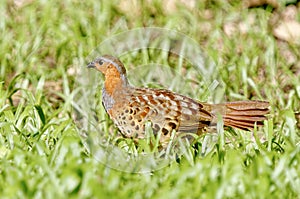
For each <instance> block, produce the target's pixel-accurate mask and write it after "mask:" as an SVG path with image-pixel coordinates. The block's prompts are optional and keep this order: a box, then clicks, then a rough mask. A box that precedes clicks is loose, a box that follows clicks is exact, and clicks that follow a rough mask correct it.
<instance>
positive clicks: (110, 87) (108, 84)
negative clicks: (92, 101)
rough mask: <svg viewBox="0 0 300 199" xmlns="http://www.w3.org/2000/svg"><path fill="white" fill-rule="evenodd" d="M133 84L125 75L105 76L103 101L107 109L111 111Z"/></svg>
mask: <svg viewBox="0 0 300 199" xmlns="http://www.w3.org/2000/svg"><path fill="white" fill-rule="evenodd" d="M130 88H131V86H130V84H129V82H128V80H127V77H126V76H125V75H108V76H105V82H104V86H103V90H102V101H103V105H104V107H105V109H106V111H109V110H110V109H111V108H112V107H113V105H114V103H115V102H116V100H121V98H122V96H124V95H125V94H126V93H127V91H128V89H130Z"/></svg>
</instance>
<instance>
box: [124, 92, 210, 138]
mask: <svg viewBox="0 0 300 199" xmlns="http://www.w3.org/2000/svg"><path fill="white" fill-rule="evenodd" d="M131 97H132V99H131V100H130V101H131V102H132V103H135V104H131V105H132V106H135V107H143V109H144V110H147V113H144V115H145V120H149V121H151V122H152V123H153V124H159V125H160V128H163V127H166V128H167V127H168V125H169V126H175V125H176V130H177V131H178V132H189V133H199V132H201V131H202V130H203V128H204V127H206V126H209V125H210V122H211V121H212V118H213V116H212V114H211V113H210V111H211V110H210V106H209V105H208V104H202V103H199V102H197V101H195V100H193V99H191V98H188V97H185V96H183V95H179V94H176V93H173V92H171V91H168V90H159V89H136V90H135V92H134V93H133V94H132V95H131Z"/></svg>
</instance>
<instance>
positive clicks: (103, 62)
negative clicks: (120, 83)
mask: <svg viewBox="0 0 300 199" xmlns="http://www.w3.org/2000/svg"><path fill="white" fill-rule="evenodd" d="M87 67H88V68H95V69H96V70H98V71H100V72H101V73H102V74H103V75H104V76H105V77H109V76H115V77H121V76H126V69H125V67H124V65H123V63H122V62H121V61H120V60H119V59H118V58H116V57H113V56H111V55H103V56H102V57H99V58H97V59H95V60H94V61H92V62H90V63H88V65H87Z"/></svg>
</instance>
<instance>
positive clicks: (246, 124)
mask: <svg viewBox="0 0 300 199" xmlns="http://www.w3.org/2000/svg"><path fill="white" fill-rule="evenodd" d="M222 105H223V106H224V105H225V107H226V109H223V111H222V115H223V121H224V125H225V126H229V127H234V128H239V129H243V130H247V129H248V130H251V129H253V128H254V124H255V123H256V124H257V125H258V126H260V125H263V121H264V120H266V119H267V117H266V114H268V113H269V111H270V110H269V102H265V101H238V102H228V103H225V104H222Z"/></svg>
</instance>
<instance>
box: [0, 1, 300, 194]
mask: <svg viewBox="0 0 300 199" xmlns="http://www.w3.org/2000/svg"><path fill="white" fill-rule="evenodd" d="M24 2H25V3H24V4H23V5H21V6H17V5H16V4H14V2H13V1H8V2H5V1H1V3H0V10H1V15H2V16H1V18H2V20H1V21H0V35H1V44H0V50H1V54H0V64H1V68H0V174H1V175H0V195H1V197H2V198H24V197H25V198H55V197H56V198H67V197H68V198H200V197H201V198H270V197H272V198H299V195H300V191H299V186H300V180H299V179H300V176H299V175H300V168H299V165H300V164H299V162H300V156H299V127H298V126H297V124H296V121H297V120H296V117H295V112H299V110H300V103H299V102H300V87H299V85H300V79H299V70H300V68H299V60H300V59H299V55H300V52H299V46H296V45H295V44H292V43H285V42H282V41H278V40H276V38H274V36H273V35H272V31H271V29H270V25H269V23H268V22H269V20H270V19H271V18H272V17H273V13H272V12H271V11H270V10H269V9H262V8H253V9H242V6H241V5H240V3H239V1H229V2H224V1H211V2H210V1H203V2H198V3H196V9H189V8H187V7H186V6H183V5H178V7H177V8H176V10H171V6H168V7H167V8H168V9H167V8H164V7H163V5H162V4H161V3H160V2H159V1H153V4H149V3H145V2H141V3H136V4H135V7H133V8H131V7H129V5H127V4H122V3H120V2H117V1H113V2H112V3H108V2H105V3H104V2H100V1H99V2H96V1H95V2H94V1H85V2H77V1H64V2H61V1H51V2H47V1H33V2H31V1H24ZM140 10H143V13H141V11H140ZM298 15H299V14H298ZM298 18H299V17H298ZM228 26H231V27H233V28H234V31H233V32H232V33H231V34H228V32H226V27H228ZM138 27H162V28H167V29H171V30H176V31H179V32H181V33H182V34H184V35H187V36H188V37H190V38H192V39H193V40H194V41H196V43H197V44H199V45H200V46H201V50H202V52H203V54H204V57H205V66H206V67H207V69H208V70H207V71H210V73H207V74H205V78H206V81H207V82H206V83H203V80H204V79H203V74H199V71H198V69H197V68H195V67H192V66H191V64H190V63H187V62H186V60H180V59H178V57H176V56H175V57H171V58H170V59H169V60H168V59H166V56H165V54H164V53H163V52H160V51H153V52H152V51H151V50H149V51H147V50H140V51H133V52H128V53H127V54H123V56H121V59H122V60H123V61H124V63H125V64H126V67H127V69H128V73H129V77H130V79H131V82H134V84H135V85H136V86H141V85H148V86H151V87H165V88H169V89H172V90H174V91H176V92H179V93H181V94H186V95H189V96H190V97H193V98H196V99H199V100H205V101H206V100H208V101H211V102H212V101H214V100H216V101H220V100H224V99H225V100H226V101H233V100H244V99H264V100H267V101H270V103H271V114H270V119H269V120H268V121H267V122H266V123H265V126H264V127H263V128H258V129H257V130H255V131H254V132H244V131H239V130H234V131H233V130H229V131H224V132H223V133H222V134H221V135H222V136H215V137H209V136H208V137H201V138H200V141H199V143H198V145H197V146H195V147H190V148H187V149H186V151H184V153H183V154H184V155H183V156H182V157H181V158H180V159H179V160H177V161H173V162H171V163H170V164H168V165H167V166H165V167H163V168H161V169H159V170H155V171H153V172H151V173H143V174H141V173H139V174H136V173H130V172H122V171H120V170H116V169H112V168H110V167H108V166H107V165H105V164H102V163H99V161H97V160H96V159H95V158H94V156H93V155H92V154H91V152H90V151H89V147H88V144H89V141H91V140H89V139H92V140H93V138H94V137H91V136H96V138H97V133H99V131H96V130H95V128H96V127H97V128H96V129H100V130H101V133H102V134H103V135H106V136H108V135H111V132H115V128H114V126H113V125H112V122H111V121H110V120H109V119H108V117H107V115H106V114H105V111H104V110H103V108H102V106H101V100H100V93H101V89H100V87H101V85H102V84H101V81H102V79H101V77H100V74H95V75H94V74H92V73H93V72H90V71H86V69H85V68H84V65H85V64H86V63H87V62H88V61H91V60H88V58H90V57H89V55H90V53H91V51H92V50H94V49H95V48H97V47H98V46H99V44H100V43H101V42H103V41H104V40H105V39H107V38H110V37H111V36H113V35H115V34H117V33H122V32H124V31H127V30H128V29H133V28H138ZM238 27H243V28H244V29H243V30H245V31H244V32H243V31H240V30H239V29H238ZM133 41H134V38H133ZM133 41H132V42H133ZM282 49H284V50H282ZM283 51H284V52H290V53H291V54H292V55H293V56H294V57H295V61H292V62H291V61H289V59H288V57H286V56H283V54H282V53H283ZM196 58H197V57H195V59H196ZM153 60H154V61H157V62H158V64H160V65H161V66H163V67H165V68H163V67H158V69H157V70H158V72H157V70H149V68H147V67H146V66H149V63H150V66H153V62H152V61H153ZM151 63H152V65H151ZM155 63H156V62H155ZM147 64H148V65H147ZM154 65H155V64H154ZM136 66H144V68H143V67H139V68H137V67H136ZM166 66H168V67H166ZM159 70H164V71H167V72H168V74H170V75H171V78H170V77H169V76H168V75H165V74H166V73H165V72H164V73H161V74H160V73H159ZM148 71H149V72H148ZM151 71H152V72H151ZM169 72H170V73H169ZM130 73H131V74H130ZM88 75H90V76H88ZM93 75H94V76H93ZM163 75H165V76H163ZM82 77H84V78H89V77H90V78H95V79H94V81H83V82H85V83H87V84H89V86H90V87H93V88H94V90H95V89H98V90H99V92H98V93H96V94H94V95H91V96H84V99H82V100H87V101H86V102H89V103H90V104H92V106H91V107H92V110H91V112H93V113H95V114H96V117H95V118H90V120H91V121H92V120H93V121H94V122H95V123H93V124H96V127H95V128H94V129H93V128H92V129H85V127H84V126H80V123H78V121H80V119H82V118H78V112H77V111H78V109H77V108H78V107H80V105H81V103H80V102H81V101H78V100H77V101H76V100H74V99H76V96H78V93H80V92H81V91H82V90H81V89H84V88H86V87H85V85H83V84H81V83H82V82H81V80H82ZM213 80H217V82H218V83H219V87H220V90H218V89H217V90H214V92H213V94H212V95H209V94H207V90H208V89H209V86H211V85H212V86H213V84H211V83H212V82H213ZM219 87H218V88H219ZM203 93H204V94H203ZM82 102H85V101H82ZM79 112H80V111H79ZM83 119H84V117H83ZM298 122H299V121H298ZM298 124H299V123H298ZM108 137H109V136H108ZM124 142H126V140H125V141H122V140H121V142H119V144H120V146H121V145H122V146H123V144H124ZM127 142H130V141H128V140H127ZM144 144H145V143H144ZM145 147H147V146H145ZM203 148H207V151H206V152H205V154H203V153H202V152H203V151H202V149H203ZM119 161H120V164H123V163H124V162H122V160H119ZM133 166H134V165H131V164H129V165H128V167H133Z"/></svg>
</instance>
